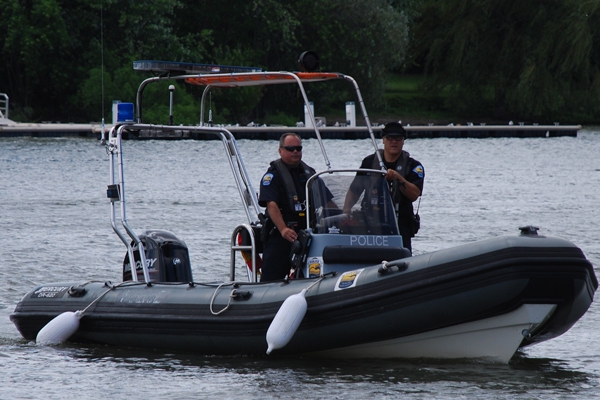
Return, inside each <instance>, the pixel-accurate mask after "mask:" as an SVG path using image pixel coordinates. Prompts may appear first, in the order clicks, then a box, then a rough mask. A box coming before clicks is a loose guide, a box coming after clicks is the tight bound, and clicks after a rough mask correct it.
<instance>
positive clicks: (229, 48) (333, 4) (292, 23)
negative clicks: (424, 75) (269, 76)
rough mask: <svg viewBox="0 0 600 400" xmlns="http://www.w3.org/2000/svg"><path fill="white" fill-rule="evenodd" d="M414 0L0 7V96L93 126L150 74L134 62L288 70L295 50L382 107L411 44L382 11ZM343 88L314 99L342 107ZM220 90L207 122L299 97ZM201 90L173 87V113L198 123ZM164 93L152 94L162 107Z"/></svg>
mask: <svg viewBox="0 0 600 400" xmlns="http://www.w3.org/2000/svg"><path fill="white" fill-rule="evenodd" d="M414 1H417V0H396V1H386V0H363V1H359V0H346V1H342V0H329V1H323V2H317V3H314V2H308V1H306V0H300V1H290V0H282V1H277V0H249V1H245V2H240V1H233V0H200V1H198V0H193V1H192V0H136V1H133V0H85V1H84V0H37V1H33V2H32V1H25V0H0V9H2V16H3V23H2V24H1V25H0V90H1V91H2V92H6V93H8V94H9V96H10V99H11V115H13V116H14V115H20V116H22V117H23V118H24V119H26V120H30V121H36V120H37V121H39V120H63V121H72V122H89V121H91V120H99V119H100V118H99V117H100V116H102V117H107V115H108V114H109V113H110V110H111V104H112V101H113V100H117V99H118V100H121V101H133V100H134V96H135V93H136V89H137V85H138V84H139V82H140V81H141V79H143V78H145V77H146V75H144V74H140V73H137V72H135V71H133V70H132V68H131V66H132V64H131V62H132V61H133V60H140V59H153V60H169V61H185V62H200V63H221V64H230V65H251V66H259V67H262V68H264V69H270V70H289V69H292V70H294V69H297V65H296V60H297V58H298V55H299V54H300V53H301V52H302V51H305V50H308V49H312V50H315V51H317V52H319V53H320V54H321V60H322V64H323V66H324V68H335V69H338V70H340V71H342V72H345V73H348V74H350V75H353V76H354V77H355V78H356V79H357V80H358V81H359V83H360V84H361V87H362V88H363V90H364V92H363V96H364V97H365V98H366V99H367V100H371V99H372V100H377V101H379V100H380V99H381V97H382V93H383V92H382V91H383V85H384V80H385V79H386V73H387V71H388V70H389V69H393V68H398V66H401V65H402V62H403V57H404V49H405V46H406V41H407V36H406V35H407V25H406V20H407V17H406V16H405V14H404V13H402V12H400V11H398V10H397V9H394V8H393V7H392V6H391V5H390V4H398V5H405V4H412V3H413V2H414ZM382 32H384V33H385V34H382ZM339 90H341V89H336V90H334V91H331V90H330V91H325V90H320V91H319V90H317V91H315V92H314V93H311V99H312V98H314V99H315V102H316V103H318V104H319V106H320V107H322V108H323V109H325V108H327V107H331V106H333V107H339V103H340V102H343V101H346V100H348V95H347V94H346V93H344V92H340V91H339ZM227 92H228V91H218V90H214V91H213V94H212V101H213V102H212V107H213V110H214V114H215V118H220V119H223V120H226V119H228V120H230V121H239V122H244V121H250V120H258V119H263V120H268V119H270V118H271V119H273V118H275V119H277V118H279V119H280V118H281V115H288V116H289V117H288V118H291V119H293V120H296V119H297V118H298V117H300V116H301V114H302V108H301V106H300V107H298V106H297V105H296V104H295V102H294V101H292V102H290V101H289V100H292V99H296V100H297V99H298V98H299V96H298V93H297V91H296V90H294V89H291V88H289V89H286V90H282V91H276V90H273V89H272V88H269V89H267V90H261V89H256V88H254V89H252V88H248V89H244V90H241V91H236V92H237V93H236V94H235V95H233V94H231V93H227ZM147 95H148V96H149V99H152V97H153V96H154V94H153V93H152V92H149V93H148V94H147ZM201 95H202V94H201V91H199V90H198V89H197V88H193V87H186V88H183V87H178V89H177V95H176V96H177V97H176V98H177V102H176V107H178V108H183V109H185V111H182V110H181V109H178V110H177V115H180V116H181V117H182V118H184V119H188V118H189V119H191V120H193V121H197V118H198V116H199V109H198V104H199V99H200V98H201ZM164 96H165V93H164V92H163V93H162V94H159V93H156V97H157V104H158V107H159V108H160V107H164V106H165V104H167V103H165V102H164V101H162V103H161V101H160V100H159V99H161V98H163V97H164ZM288 104H289V105H288ZM336 104H337V105H336ZM194 108H195V110H194V111H193V112H192V110H193V109H194ZM151 112H152V111H150V113H151ZM294 114H296V115H294ZM149 115H150V114H149ZM276 116H277V117H276Z"/></svg>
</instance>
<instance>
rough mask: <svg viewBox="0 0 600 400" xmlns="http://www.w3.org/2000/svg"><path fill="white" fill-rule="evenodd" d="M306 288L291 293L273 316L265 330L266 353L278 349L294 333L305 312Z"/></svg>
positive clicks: (286, 342)
mask: <svg viewBox="0 0 600 400" xmlns="http://www.w3.org/2000/svg"><path fill="white" fill-rule="evenodd" d="M305 296H306V289H302V292H300V293H297V294H293V295H291V296H290V297H288V298H287V299H285V301H284V302H283V304H282V305H281V307H280V308H279V311H277V314H276V315H275V318H273V322H271V325H270V326H269V330H268V331H267V344H268V345H269V348H268V349H267V354H271V352H272V351H273V350H275V349H280V348H282V347H283V346H285V345H286V344H288V342H289V341H290V340H291V339H292V336H294V333H296V330H297V329H298V326H300V322H302V318H304V315H305V314H306V308H307V304H306V298H305Z"/></svg>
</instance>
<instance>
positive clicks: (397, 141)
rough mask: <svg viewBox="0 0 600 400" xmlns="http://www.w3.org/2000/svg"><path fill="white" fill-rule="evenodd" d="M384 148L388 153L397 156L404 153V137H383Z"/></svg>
mask: <svg viewBox="0 0 600 400" xmlns="http://www.w3.org/2000/svg"><path fill="white" fill-rule="evenodd" d="M383 146H384V147H385V150H386V152H388V153H390V154H393V155H396V154H400V153H401V152H402V147H404V137H403V136H400V135H386V136H384V137H383Z"/></svg>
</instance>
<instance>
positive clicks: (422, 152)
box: [0, 129, 600, 399]
mask: <svg viewBox="0 0 600 400" xmlns="http://www.w3.org/2000/svg"><path fill="white" fill-rule="evenodd" d="M325 143H326V148H327V150H328V156H329V158H330V160H331V162H332V166H333V167H336V168H337V167H339V168H343V167H356V166H358V165H359V163H360V160H361V159H362V157H364V156H365V155H366V154H368V153H369V152H371V147H370V142H369V141H367V140H356V141H348V140H326V141H325ZM238 144H239V147H240V150H241V152H242V154H243V155H244V157H245V161H246V163H247V166H248V169H249V172H250V174H251V176H252V178H253V182H255V184H256V186H255V189H258V182H259V180H260V177H261V175H262V173H263V172H264V170H265V169H266V167H267V164H268V161H270V160H272V159H275V158H277V149H276V147H277V145H276V143H275V142H265V141H249V140H242V141H240V142H239V143H238ZM303 144H304V146H305V151H304V160H305V161H306V162H308V163H309V164H310V165H312V166H313V167H315V168H316V169H317V170H319V169H322V168H323V166H324V163H323V157H322V155H321V152H320V148H319V146H318V145H317V142H316V141H315V140H307V141H305V142H304V143H303ZM405 149H406V150H408V151H409V152H411V154H412V155H413V157H415V158H417V159H419V160H420V161H421V162H422V163H423V164H424V165H425V170H426V181H425V189H424V196H423V200H422V202H421V208H420V214H421V219H422V227H421V230H420V231H419V234H418V236H417V237H416V238H414V239H413V249H414V251H415V253H424V252H429V251H433V250H436V249H439V248H446V247H451V246H455V245H457V244H461V243H467V242H471V241H474V240H478V239H483V238H488V237H491V236H497V235H504V234H515V233H518V227H519V226H522V225H535V226H538V227H540V232H541V233H543V234H546V235H553V236H560V237H564V238H567V239H570V240H571V241H573V242H574V243H575V244H577V245H578V246H580V247H581V248H582V249H583V251H584V253H585V254H586V255H587V257H588V258H589V259H590V260H591V261H592V263H593V264H594V266H595V267H596V271H598V268H599V266H600V242H599V238H600V211H599V209H598V204H600V201H599V200H600V158H598V155H599V154H600V130H599V129H587V130H583V131H580V133H579V135H578V137H577V138H571V137H564V138H544V139H536V138H532V139H515V138H499V139H418V140H410V141H407V142H406V145H405ZM125 159H126V163H125V170H126V179H127V180H126V185H127V195H128V198H127V199H128V209H127V217H128V220H129V223H130V224H131V226H132V227H133V228H134V229H136V230H137V231H141V230H143V229H146V228H161V229H167V230H171V231H173V232H175V233H176V234H177V235H178V236H179V237H181V238H183V239H184V240H185V241H186V243H187V245H188V247H189V248H190V256H191V260H192V265H193V272H194V278H195V280H197V281H209V280H223V279H227V277H228V273H229V250H228V244H229V240H230V234H231V232H232V230H233V228H234V227H235V226H236V225H237V224H238V223H240V222H245V214H244V213H243V211H242V210H241V208H240V199H239V196H238V194H237V191H236V189H235V187H234V185H233V181H232V179H231V172H230V171H229V167H228V164H227V161H226V159H225V156H224V152H223V149H222V145H221V143H220V142H213V141H145V142H133V141H131V142H126V144H125ZM107 184H108V156H107V154H106V152H105V151H104V149H103V148H102V147H101V146H100V145H99V144H98V142H97V141H95V140H92V139H62V138H61V139H32V138H12V139H0V196H1V204H0V221H1V229H0V245H1V246H2V250H1V251H0V282H2V283H3V284H2V285H0V371H1V373H0V398H2V399H5V398H6V399H8V398H35V399H37V398H62V397H67V396H68V397H72V396H85V397H87V398H92V399H100V398H106V397H109V396H111V397H114V398H133V399H138V398H139V399H142V398H148V397H152V398H219V399H220V398H233V397H238V398H242V399H262V398H284V399H288V398H289V399H300V398H311V399H313V398H314V399H364V398H370V397H374V398H400V397H401V398H422V399H430V398H484V399H498V398H502V399H509V398H510V399H513V398H523V399H531V398H540V399H542V398H543V399H548V398H557V399H558V398H560V399H565V398H569V399H570V398H573V399H574V398H581V397H584V396H585V397H600V340H599V339H598V334H597V331H598V329H599V328H600V310H599V309H598V306H597V304H596V303H594V304H593V305H592V307H591V309H590V310H589V312H588V313H587V314H586V315H585V316H584V317H583V318H582V319H581V320H580V321H579V322H578V323H577V324H576V325H575V326H574V327H573V328H572V329H571V330H570V331H569V332H567V333H566V334H565V335H563V336H561V337H559V338H557V339H555V340H552V341H550V342H546V343H543V344H540V345H537V346H534V347H531V348H528V349H525V350H524V351H522V352H519V353H518V354H517V356H515V358H514V359H513V360H512V361H511V362H510V364H509V365H486V364H478V363H468V362H448V361H444V362H432V361H421V360H408V361H406V360H384V361H383V360H367V361H365V360H360V361H338V360H314V359H305V358H283V359H282V358H267V357H265V358H233V357H202V356H196V355H193V354H164V353H159V352H149V351H143V350H128V349H118V348H112V347H104V346H100V347H94V346H92V347H89V346H74V345H67V346H63V347H58V348H50V347H37V346H36V345H35V344H33V343H28V342H27V341H25V340H23V339H22V338H21V337H20V335H19V333H18V332H17V330H16V329H15V328H14V326H13V325H12V323H11V322H10V320H9V318H8V316H9V315H10V313H11V312H12V311H13V310H14V307H15V305H16V303H17V302H18V301H19V300H20V298H21V297H22V296H23V294H25V292H27V291H28V290H29V289H31V288H32V287H33V286H35V285H37V284H40V283H44V282H52V281H72V280H75V281H77V280H81V281H84V280H89V279H95V280H112V281H120V279H121V263H122V260H123V256H124V254H125V248H124V246H123V245H122V244H121V243H120V241H119V239H118V238H117V236H116V235H115V234H114V233H113V232H112V229H111V227H110V214H109V205H108V200H107V199H106V185H107Z"/></svg>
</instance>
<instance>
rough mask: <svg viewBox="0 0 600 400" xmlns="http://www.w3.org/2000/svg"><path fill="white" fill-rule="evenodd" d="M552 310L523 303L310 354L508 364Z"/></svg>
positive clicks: (554, 306)
mask: <svg viewBox="0 0 600 400" xmlns="http://www.w3.org/2000/svg"><path fill="white" fill-rule="evenodd" d="M555 309H556V305H555V304H524V305H523V306H521V307H519V308H518V309H516V310H515V311H512V312H510V313H507V314H503V315H499V316H497V317H492V318H486V319H483V320H480V321H474V322H468V323H466V324H460V325H455V326H451V327H448V328H443V329H437V330H434V331H430V332H426V333H421V334H418V335H411V336H406V337H402V338H397V339H391V340H385V341H381V342H375V343H366V344H361V345H356V346H349V347H343V348H338V349H332V350H326V351H320V352H316V353H311V355H314V356H319V357H332V358H437V359H444V358H468V359H483V360H485V361H486V362H495V363H508V361H509V360H510V359H511V358H512V356H513V355H514V353H515V352H516V351H517V349H518V348H519V346H520V344H521V342H522V341H523V338H524V337H525V336H526V335H527V333H528V332H531V331H532V330H534V329H535V327H536V326H538V325H539V324H541V323H542V322H544V321H545V320H546V319H548V318H549V317H550V316H551V315H552V313H553V312H554V310H555Z"/></svg>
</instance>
